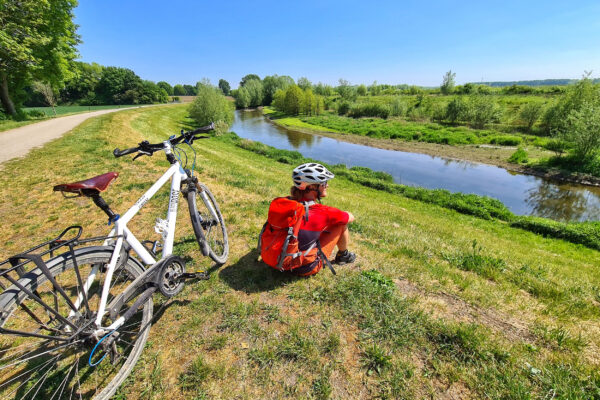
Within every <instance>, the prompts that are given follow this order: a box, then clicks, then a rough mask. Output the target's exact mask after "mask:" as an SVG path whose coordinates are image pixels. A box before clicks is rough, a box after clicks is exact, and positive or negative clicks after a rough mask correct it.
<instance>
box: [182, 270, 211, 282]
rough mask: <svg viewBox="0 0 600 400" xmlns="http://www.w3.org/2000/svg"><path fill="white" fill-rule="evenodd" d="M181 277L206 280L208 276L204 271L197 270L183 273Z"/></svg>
mask: <svg viewBox="0 0 600 400" xmlns="http://www.w3.org/2000/svg"><path fill="white" fill-rule="evenodd" d="M181 278H182V279H200V280H204V281H206V280H208V279H209V278H210V276H209V275H208V274H207V273H206V272H205V271H198V272H186V273H185V274H181Z"/></svg>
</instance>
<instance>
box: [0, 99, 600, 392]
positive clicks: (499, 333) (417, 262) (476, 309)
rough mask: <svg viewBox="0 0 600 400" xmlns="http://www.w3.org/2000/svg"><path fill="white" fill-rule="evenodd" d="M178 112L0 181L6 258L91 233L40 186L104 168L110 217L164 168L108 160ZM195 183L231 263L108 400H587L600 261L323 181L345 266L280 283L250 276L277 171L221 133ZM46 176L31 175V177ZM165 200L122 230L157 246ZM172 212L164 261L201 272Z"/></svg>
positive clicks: (162, 328)
mask: <svg viewBox="0 0 600 400" xmlns="http://www.w3.org/2000/svg"><path fill="white" fill-rule="evenodd" d="M186 115H187V114H186V106H185V105H181V106H171V107H156V108H151V109H135V110H130V111H124V112H121V113H117V114H109V115H105V116H101V117H98V118H94V119H91V120H88V121H86V122H84V123H83V124H82V125H81V126H80V127H78V128H76V129H75V130H73V131H72V132H70V133H69V134H68V135H66V136H64V137H63V138H61V139H59V140H56V141H54V142H51V143H50V144H48V145H46V146H45V147H43V148H41V149H36V150H33V151H32V152H31V153H30V154H29V155H28V156H27V157H26V158H24V159H20V160H16V161H11V162H8V163H6V164H5V165H4V166H3V168H4V174H2V176H1V177H0V203H1V204H2V207H1V208H0V218H1V219H2V221H3V222H2V226H1V227H0V232H1V234H2V237H3V239H4V245H3V247H2V249H1V250H0V258H4V257H7V256H9V255H11V254H13V253H16V252H18V251H20V250H23V249H24V248H26V247H28V246H30V245H33V244H35V243H36V242H38V241H41V240H42V239H45V238H49V237H52V236H55V235H56V234H57V233H58V232H59V231H60V230H61V229H62V228H64V227H65V226H68V225H71V224H77V223H79V224H83V225H84V227H85V228H86V231H85V232H86V233H85V234H86V236H93V235H98V234H102V233H105V232H106V231H107V229H106V221H105V219H106V218H105V216H104V214H103V213H102V212H101V211H100V210H99V209H97V208H96V207H95V206H94V205H93V204H92V202H91V201H89V200H88V199H82V198H77V199H74V200H63V199H62V198H61V197H60V195H59V194H56V193H52V192H51V186H52V185H54V184H58V183H64V182H68V181H75V180H80V179H84V178H88V177H90V176H94V175H96V174H101V173H105V172H108V171H118V172H119V173H120V176H119V179H118V180H117V181H116V182H115V183H114V184H113V185H112V187H111V188H109V189H108V191H107V193H106V195H105V196H104V198H105V199H106V200H107V201H108V202H109V204H111V206H112V207H113V209H115V210H116V211H118V212H123V211H124V210H125V209H126V208H127V207H128V206H129V205H131V204H133V202H135V200H137V198H138V197H139V196H140V195H141V194H142V193H143V192H144V191H145V189H146V188H147V187H148V186H149V185H150V184H151V183H152V182H153V181H154V180H155V179H156V178H157V177H158V176H159V174H160V173H161V171H163V170H164V169H165V167H166V165H167V163H166V161H165V160H164V159H162V158H161V157H160V155H159V154H157V155H156V156H155V157H153V158H147V157H143V158H141V159H139V160H137V161H136V162H135V163H133V162H131V160H130V159H128V158H127V157H124V158H120V159H115V158H114V157H113V156H112V150H113V149H114V148H115V147H119V148H125V147H131V146H133V145H135V144H136V143H138V142H139V141H141V140H143V139H147V140H150V141H158V140H161V139H164V138H166V137H168V136H170V135H171V134H174V133H176V132H177V131H178V130H179V129H181V128H182V127H184V128H185V127H189V120H188V119H187V118H186ZM195 147H196V150H197V152H198V156H199V158H198V163H199V165H200V169H199V170H200V174H199V177H200V180H201V181H203V182H205V183H206V184H207V185H208V186H209V187H210V188H211V190H212V191H213V193H214V194H215V196H216V198H217V200H218V201H219V202H220V205H221V210H222V212H223V215H224V216H225V219H226V223H227V226H228V229H229V232H230V246H231V254H230V259H229V262H228V263H227V264H226V265H224V266H222V267H220V268H217V269H213V271H212V273H211V278H210V280H208V281H203V282H198V283H194V284H191V285H189V286H187V287H186V288H185V289H184V291H183V292H182V293H180V294H179V295H178V296H177V297H176V298H174V299H173V300H171V301H169V302H166V301H165V300H163V299H159V298H157V299H156V302H157V307H159V308H160V307H163V306H164V312H163V313H161V315H160V317H159V318H158V320H157V321H156V322H155V324H154V325H153V327H152V331H151V334H150V339H149V341H148V344H147V348H146V349H145V351H144V353H143V355H142V358H141V359H140V362H139V363H138V365H137V366H136V368H135V370H134V372H133V373H132V374H131V376H130V378H129V379H128V381H127V383H126V384H125V385H124V386H123V387H122V388H121V389H120V391H119V393H118V395H117V398H132V399H136V398H143V399H163V398H170V399H184V398H185V399H187V398H198V399H200V398H215V399H225V398H240V399H256V398H267V399H279V398H313V399H327V398H334V399H345V398H358V399H370V398H424V397H429V398H472V399H479V398H485V397H487V398H515V399H517V398H518V399H521V398H540V399H541V398H573V399H575V398H581V399H587V398H598V397H599V396H600V374H599V373H598V367H599V364H600V359H599V358H598V354H600V352H599V346H600V324H599V323H598V321H599V317H600V274H599V273H598V265H599V264H600V263H599V261H600V257H599V255H600V253H599V252H598V251H595V250H592V249H588V248H585V247H583V246H581V245H575V244H572V243H567V242H564V241H561V240H555V239H549V238H543V237H541V236H538V235H535V234H533V233H529V232H525V231H523V230H521V229H514V228H511V227H509V226H507V224H506V223H503V222H500V221H488V220H484V219H480V218H475V217H472V216H468V215H463V214H459V213H457V212H455V211H452V210H449V209H445V208H441V207H438V206H435V205H431V204H426V203H422V202H419V201H414V200H410V199H407V198H404V197H401V196H397V195H394V194H391V193H386V192H382V191H377V190H373V189H370V188H367V187H364V186H360V185H358V184H356V183H352V182H351V181H349V180H347V179H345V178H342V177H340V178H336V179H335V180H334V181H333V182H332V184H331V186H330V197H329V198H327V199H325V200H324V203H325V204H328V205H332V206H336V207H339V208H341V209H347V210H350V211H352V212H353V213H354V215H355V217H356V222H355V223H353V224H352V225H351V227H350V230H351V239H352V244H351V248H352V250H354V251H356V252H357V253H358V260H357V262H356V263H355V264H353V265H349V266H343V267H339V268H338V275H337V276H333V275H332V274H330V273H329V272H328V271H322V272H321V273H319V274H318V275H317V276H315V277H313V278H309V279H295V278H291V277H287V276H284V275H282V274H280V273H279V272H277V271H274V270H271V269H269V268H268V267H266V266H264V265H261V264H260V263H258V262H257V261H256V259H257V256H258V255H257V253H256V250H255V247H256V238H257V235H258V232H259V230H260V227H261V226H262V223H263V222H264V220H265V218H266V211H267V207H268V204H269V201H270V200H271V199H272V198H273V197H275V196H280V195H284V194H286V193H287V192H288V190H289V186H290V181H289V176H290V172H291V166H290V165H287V164H282V163H279V162H277V161H276V160H271V159H268V158H266V157H264V156H261V155H260V154H256V153H253V152H251V151H248V150H245V149H243V148H240V147H239V146H236V145H234V144H233V143H231V141H230V140H228V137H227V136H224V137H219V138H213V139H210V140H204V141H199V142H197V144H196V145H195ZM40 165H43V166H47V167H46V168H45V170H44V175H43V176H40V174H39V166H40ZM167 197H168V189H167V188H164V189H163V190H162V191H161V192H159V194H158V195H157V197H156V198H155V199H153V200H152V201H150V202H149V203H148V204H147V205H146V206H145V207H144V210H143V211H142V213H141V215H140V216H139V217H138V218H137V219H134V220H133V221H132V224H131V229H132V231H133V232H135V233H136V235H138V237H141V238H148V239H156V238H157V235H156V234H155V233H154V230H153V226H154V220H155V218H156V217H158V216H160V217H163V213H164V208H162V207H159V206H160V205H161V204H159V203H161V200H162V201H163V202H164V200H165V199H166V198H167ZM185 208H186V206H185V205H182V207H181V209H180V213H181V215H180V217H181V219H180V220H179V226H178V228H179V229H180V235H179V236H178V237H177V238H176V241H177V243H176V246H175V251H176V253H179V254H182V255H185V256H186V257H190V258H191V259H192V261H191V262H190V265H189V267H192V268H210V267H211V264H210V262H209V260H208V259H203V258H201V256H200V253H199V251H198V250H197V248H196V245H195V243H193V240H190V239H191V238H193V231H192V227H191V224H189V222H188V221H187V210H186V209H185Z"/></svg>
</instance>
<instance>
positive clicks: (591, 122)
mask: <svg viewBox="0 0 600 400" xmlns="http://www.w3.org/2000/svg"><path fill="white" fill-rule="evenodd" d="M566 122H567V129H565V130H564V131H563V132H562V133H561V134H560V137H561V138H562V139H563V140H564V141H566V142H567V143H571V144H572V145H573V150H574V152H575V157H576V158H577V159H578V161H579V162H582V163H583V162H585V161H587V160H589V159H591V158H593V157H595V156H596V154H597V153H598V150H599V149H600V105H599V104H592V103H588V102H584V103H583V104H581V106H580V107H579V109H577V110H572V111H571V113H570V114H569V116H568V117H567V121H566Z"/></svg>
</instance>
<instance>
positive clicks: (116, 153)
mask: <svg viewBox="0 0 600 400" xmlns="http://www.w3.org/2000/svg"><path fill="white" fill-rule="evenodd" d="M138 150H139V148H137V147H132V148H130V149H125V150H119V149H118V148H116V149H115V150H114V151H113V155H114V156H115V157H123V156H126V155H127V154H131V153H135V152H136V151H138Z"/></svg>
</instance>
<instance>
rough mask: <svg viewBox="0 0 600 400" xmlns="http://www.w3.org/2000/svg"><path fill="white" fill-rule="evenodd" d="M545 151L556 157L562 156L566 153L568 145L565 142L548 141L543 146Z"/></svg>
mask: <svg viewBox="0 0 600 400" xmlns="http://www.w3.org/2000/svg"><path fill="white" fill-rule="evenodd" d="M542 147H543V148H545V149H546V150H550V151H553V152H554V153H556V155H557V156H562V155H563V153H564V152H566V151H567V149H568V148H569V145H568V143H567V142H565V141H563V140H560V139H551V140H548V141H547V142H546V143H545V144H544V145H543V146H542Z"/></svg>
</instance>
